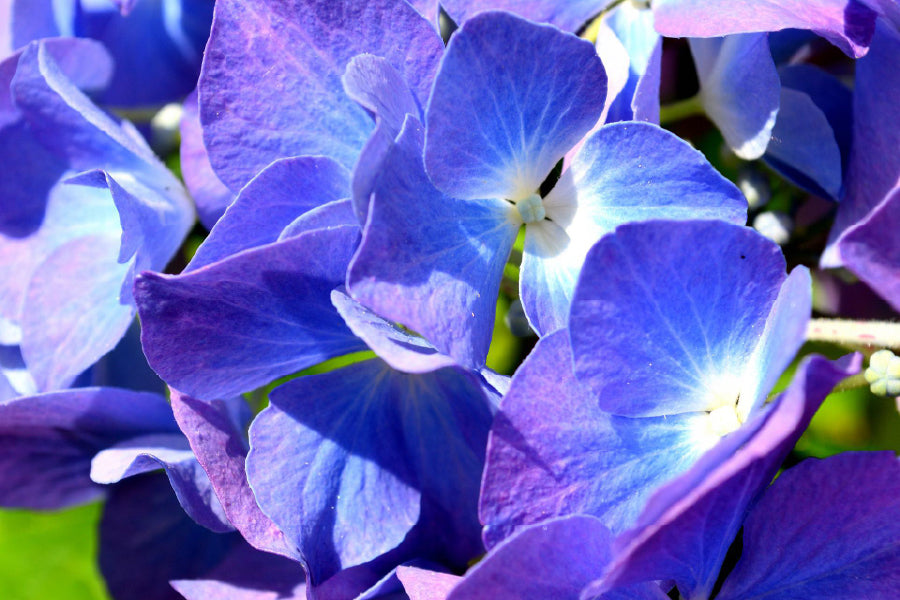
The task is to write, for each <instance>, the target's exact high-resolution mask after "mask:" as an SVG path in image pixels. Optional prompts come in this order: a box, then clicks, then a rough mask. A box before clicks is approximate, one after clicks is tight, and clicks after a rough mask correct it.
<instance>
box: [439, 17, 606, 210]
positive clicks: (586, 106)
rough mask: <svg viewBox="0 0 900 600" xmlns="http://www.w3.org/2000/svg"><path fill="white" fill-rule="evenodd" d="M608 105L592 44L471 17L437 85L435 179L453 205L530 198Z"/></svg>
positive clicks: (512, 22)
mask: <svg viewBox="0 0 900 600" xmlns="http://www.w3.org/2000/svg"><path fill="white" fill-rule="evenodd" d="M605 97H606V73H605V71H604V69H603V64H602V63H601V62H600V60H599V58H598V57H597V54H596V52H595V51H594V49H593V47H592V46H591V45H590V44H589V43H588V42H586V41H584V40H580V39H578V38H576V37H575V36H572V35H566V34H563V33H561V32H560V31H559V30H557V29H556V28H554V27H550V26H546V25H545V26H537V25H534V24H533V23H529V22H528V21H525V20H524V19H521V18H519V17H516V16H514V15H511V14H508V13H500V12H497V13H493V12H492V13H484V14H481V15H478V16H476V17H473V18H472V19H470V20H468V21H466V22H465V24H463V26H462V27H461V28H460V30H459V31H458V32H457V33H456V34H455V35H454V37H453V39H452V40H451V42H450V44H449V46H448V48H447V53H446V55H445V56H444V59H443V61H442V62H441V69H440V71H439V73H438V76H437V78H436V79H435V82H434V90H433V91H432V94H431V98H430V100H429V103H428V110H427V115H426V126H427V139H426V147H425V164H426V168H427V170H428V174H429V176H430V177H431V179H432V181H433V182H434V185H435V187H437V188H438V189H439V190H441V191H442V192H443V193H445V194H447V195H449V196H452V197H455V198H463V199H469V200H474V199H481V198H508V199H511V200H519V199H521V198H524V197H526V196H528V195H530V194H533V193H534V192H535V191H536V190H537V189H538V187H539V186H540V185H541V182H543V181H544V179H545V178H546V177H547V176H548V175H549V174H550V171H551V170H552V169H553V166H554V165H555V164H556V163H557V162H558V161H559V160H560V159H561V158H562V157H563V156H564V155H565V153H566V152H567V151H568V150H569V149H570V148H571V147H572V146H574V145H575V143H576V142H578V140H579V139H581V137H582V136H584V134H586V133H587V132H588V131H589V130H590V129H591V128H592V127H593V126H594V124H595V123H597V121H598V119H599V118H600V113H601V112H602V110H603V102H604V100H605Z"/></svg>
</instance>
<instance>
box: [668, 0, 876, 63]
mask: <svg viewBox="0 0 900 600" xmlns="http://www.w3.org/2000/svg"><path fill="white" fill-rule="evenodd" d="M653 16H654V18H655V20H656V30H657V31H659V33H661V34H662V35H664V36H666V37H692V38H707V37H719V36H723V35H730V34H735V33H757V32H766V31H780V30H782V29H809V30H812V31H814V32H816V33H817V34H819V35H821V36H822V37H824V38H826V39H828V41H830V42H831V43H832V44H834V45H836V46H837V47H838V48H840V49H841V50H843V51H844V52H845V53H846V54H847V55H848V56H851V57H853V58H858V57H860V56H862V55H863V54H865V53H866V50H867V48H868V46H869V42H870V41H871V39H872V33H873V31H874V28H875V18H876V16H877V14H876V13H875V12H874V11H873V10H871V9H870V8H868V7H866V6H865V5H864V4H862V3H861V2H858V1H857V0H849V1H848V0H820V1H817V2H814V3H810V2H807V1H805V0H779V2H768V3H766V4H760V3H759V2H756V1H754V0H657V1H655V2H654V3H653Z"/></svg>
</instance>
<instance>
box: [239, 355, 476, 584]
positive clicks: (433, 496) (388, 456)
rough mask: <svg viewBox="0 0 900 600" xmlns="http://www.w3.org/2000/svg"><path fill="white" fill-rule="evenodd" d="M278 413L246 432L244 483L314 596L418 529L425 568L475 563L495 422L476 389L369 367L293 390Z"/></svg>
mask: <svg viewBox="0 0 900 600" xmlns="http://www.w3.org/2000/svg"><path fill="white" fill-rule="evenodd" d="M271 401H272V404H271V405H270V407H269V408H267V409H266V410H265V411H263V413H261V414H260V416H258V417H257V419H256V420H255V421H254V423H253V425H252V426H251V429H250V440H251V450H250V454H249V455H248V459H247V461H248V462H247V465H248V476H249V479H250V482H251V485H252V486H253V490H254V493H255V495H256V498H257V500H258V501H259V503H260V506H261V507H262V509H263V511H264V512H266V514H268V515H269V516H270V517H272V519H273V520H274V521H275V522H276V523H277V524H278V525H279V526H280V527H281V528H282V530H283V531H284V532H285V534H286V535H287V536H288V539H289V540H291V541H292V542H293V543H294V544H296V545H297V546H298V547H299V548H300V550H301V552H302V553H303V555H304V558H305V559H306V561H307V563H308V566H309V573H310V577H311V580H312V582H313V584H314V585H317V584H318V583H319V582H322V581H324V580H325V579H327V578H328V577H330V576H331V575H333V574H335V573H337V572H338V571H340V570H341V569H343V568H346V567H350V566H353V565H359V564H361V563H364V562H366V561H369V560H372V559H374V558H376V557H378V556H380V555H383V554H384V553H386V552H388V551H390V550H391V549H393V548H395V547H397V546H399V545H400V543H401V542H402V541H403V540H404V539H409V538H407V535H408V533H409V532H410V530H411V529H412V528H413V526H414V525H417V524H418V526H419V527H424V528H426V530H427V531H428V532H429V535H427V536H423V539H418V541H417V543H418V544H424V546H422V547H420V549H419V552H424V554H420V556H428V555H429V553H431V552H435V551H437V552H439V553H441V555H443V556H446V555H447V554H446V553H448V552H449V553H450V556H453V557H454V560H462V561H463V562H465V561H466V560H468V558H471V554H469V553H472V552H477V545H478V544H477V530H478V527H477V522H476V520H475V518H474V517H475V515H474V512H473V511H474V507H475V502H476V499H477V489H478V481H479V478H480V473H481V468H482V459H481V456H482V452H483V448H484V446H483V444H484V440H485V438H486V436H487V427H488V424H489V422H490V417H491V414H490V411H489V409H488V406H487V403H486V402H485V400H484V397H483V395H482V393H481V391H480V389H479V387H478V386H477V384H476V382H475V380H474V379H473V378H470V377H469V376H468V375H467V374H465V373H463V372H461V371H459V370H456V369H443V370H441V371H436V372H433V373H429V374H426V375H406V374H402V373H398V372H396V371H391V370H390V368H389V367H388V366H387V365H385V364H384V363H383V362H381V361H379V360H371V361H366V362H362V363H356V364H354V365H351V366H348V367H345V368H343V369H340V370H338V371H334V372H331V373H326V374H323V375H315V376H308V377H302V378H299V379H294V380H292V381H290V382H288V383H286V384H284V385H282V386H280V387H279V388H277V389H276V390H275V391H273V393H272V395H271ZM425 440H427V443H424V441H425ZM285 457H290V460H285ZM466 506H468V507H470V508H469V509H467V508H466ZM435 509H439V510H438V512H437V513H435V512H433V511H434V510H435ZM420 511H421V512H420ZM444 511H446V512H444ZM443 515H446V516H443ZM447 532H452V534H451V536H452V539H451V538H447V536H446V533H447ZM466 532H468V534H466ZM435 534H437V535H435ZM472 534H474V538H473V537H472ZM440 538H446V539H444V540H443V541H441V542H439V539H440ZM412 539H415V538H412ZM473 542H474V544H475V545H474V546H473ZM439 543H446V544H449V546H450V547H448V546H446V545H442V546H438V547H436V546H437V545H438V544H439ZM467 555H468V556H467Z"/></svg>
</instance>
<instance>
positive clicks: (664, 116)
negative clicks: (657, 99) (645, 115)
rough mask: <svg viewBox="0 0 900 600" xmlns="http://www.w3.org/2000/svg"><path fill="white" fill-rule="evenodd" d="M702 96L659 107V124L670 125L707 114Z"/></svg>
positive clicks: (698, 95)
mask: <svg viewBox="0 0 900 600" xmlns="http://www.w3.org/2000/svg"><path fill="white" fill-rule="evenodd" d="M705 113H706V111H705V110H704V109H703V102H702V101H701V100H700V94H697V95H696V96H692V97H690V98H687V99H685V100H679V101H678V102H673V103H672V104H667V105H665V106H660V107H659V124H660V125H668V124H670V123H674V122H675V121H681V120H682V119H687V118H688V117H694V116H697V115H702V114H705Z"/></svg>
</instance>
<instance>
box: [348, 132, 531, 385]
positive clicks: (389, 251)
mask: <svg viewBox="0 0 900 600" xmlns="http://www.w3.org/2000/svg"><path fill="white" fill-rule="evenodd" d="M421 144H422V131H421V128H420V126H419V125H418V123H417V122H415V120H414V119H412V118H409V119H407V122H406V126H405V127H404V131H403V133H401V135H400V137H399V138H398V140H397V143H396V145H395V146H394V147H393V148H392V149H391V150H390V155H389V156H388V157H387V158H386V159H385V163H384V170H383V172H382V175H381V179H380V180H379V182H378V185H377V186H376V188H375V194H374V196H373V199H372V203H371V205H370V207H369V221H368V223H367V224H366V229H365V231H364V234H363V241H362V243H361V244H360V248H359V251H358V253H357V255H356V256H355V257H354V259H353V263H352V264H351V266H350V271H349V273H348V276H347V281H348V286H347V287H348V288H349V290H350V295H351V296H353V297H354V298H356V299H357V300H359V301H360V302H362V303H363V304H364V305H365V306H368V307H369V308H371V309H372V310H374V311H375V312H376V313H377V314H379V315H380V316H382V317H384V318H386V319H389V320H391V321H395V322H399V323H402V324H404V325H406V326H407V327H410V328H411V329H413V330H414V331H416V332H418V333H420V334H421V335H422V336H424V337H425V339H426V340H428V341H429V342H430V343H431V344H433V345H434V346H435V347H436V348H437V349H438V350H440V351H441V352H443V353H445V354H448V355H450V356H452V357H453V358H454V359H455V360H456V361H457V362H458V363H459V364H461V365H464V366H468V367H472V368H476V369H477V368H481V367H482V366H484V361H485V358H486V357H487V349H488V344H489V343H490V339H491V333H492V330H493V322H494V321H493V319H494V314H495V306H496V302H497V294H498V292H499V288H500V279H501V275H502V272H503V267H504V265H505V264H506V260H507V258H508V257H509V252H510V250H511V249H512V245H513V242H514V241H515V238H516V233H517V232H518V229H519V223H516V222H515V221H514V220H512V219H511V218H510V216H509V215H510V213H511V212H513V211H514V210H515V208H514V207H512V206H510V205H509V204H508V203H506V202H503V201H500V200H489V201H482V202H475V201H468V200H457V199H454V198H450V197H447V196H445V195H443V194H442V193H441V192H439V191H438V190H437V189H435V187H434V186H433V185H432V184H431V182H430V181H429V179H428V176H427V175H426V174H425V170H424V166H423V164H422V154H421V148H422V145H421Z"/></svg>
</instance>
